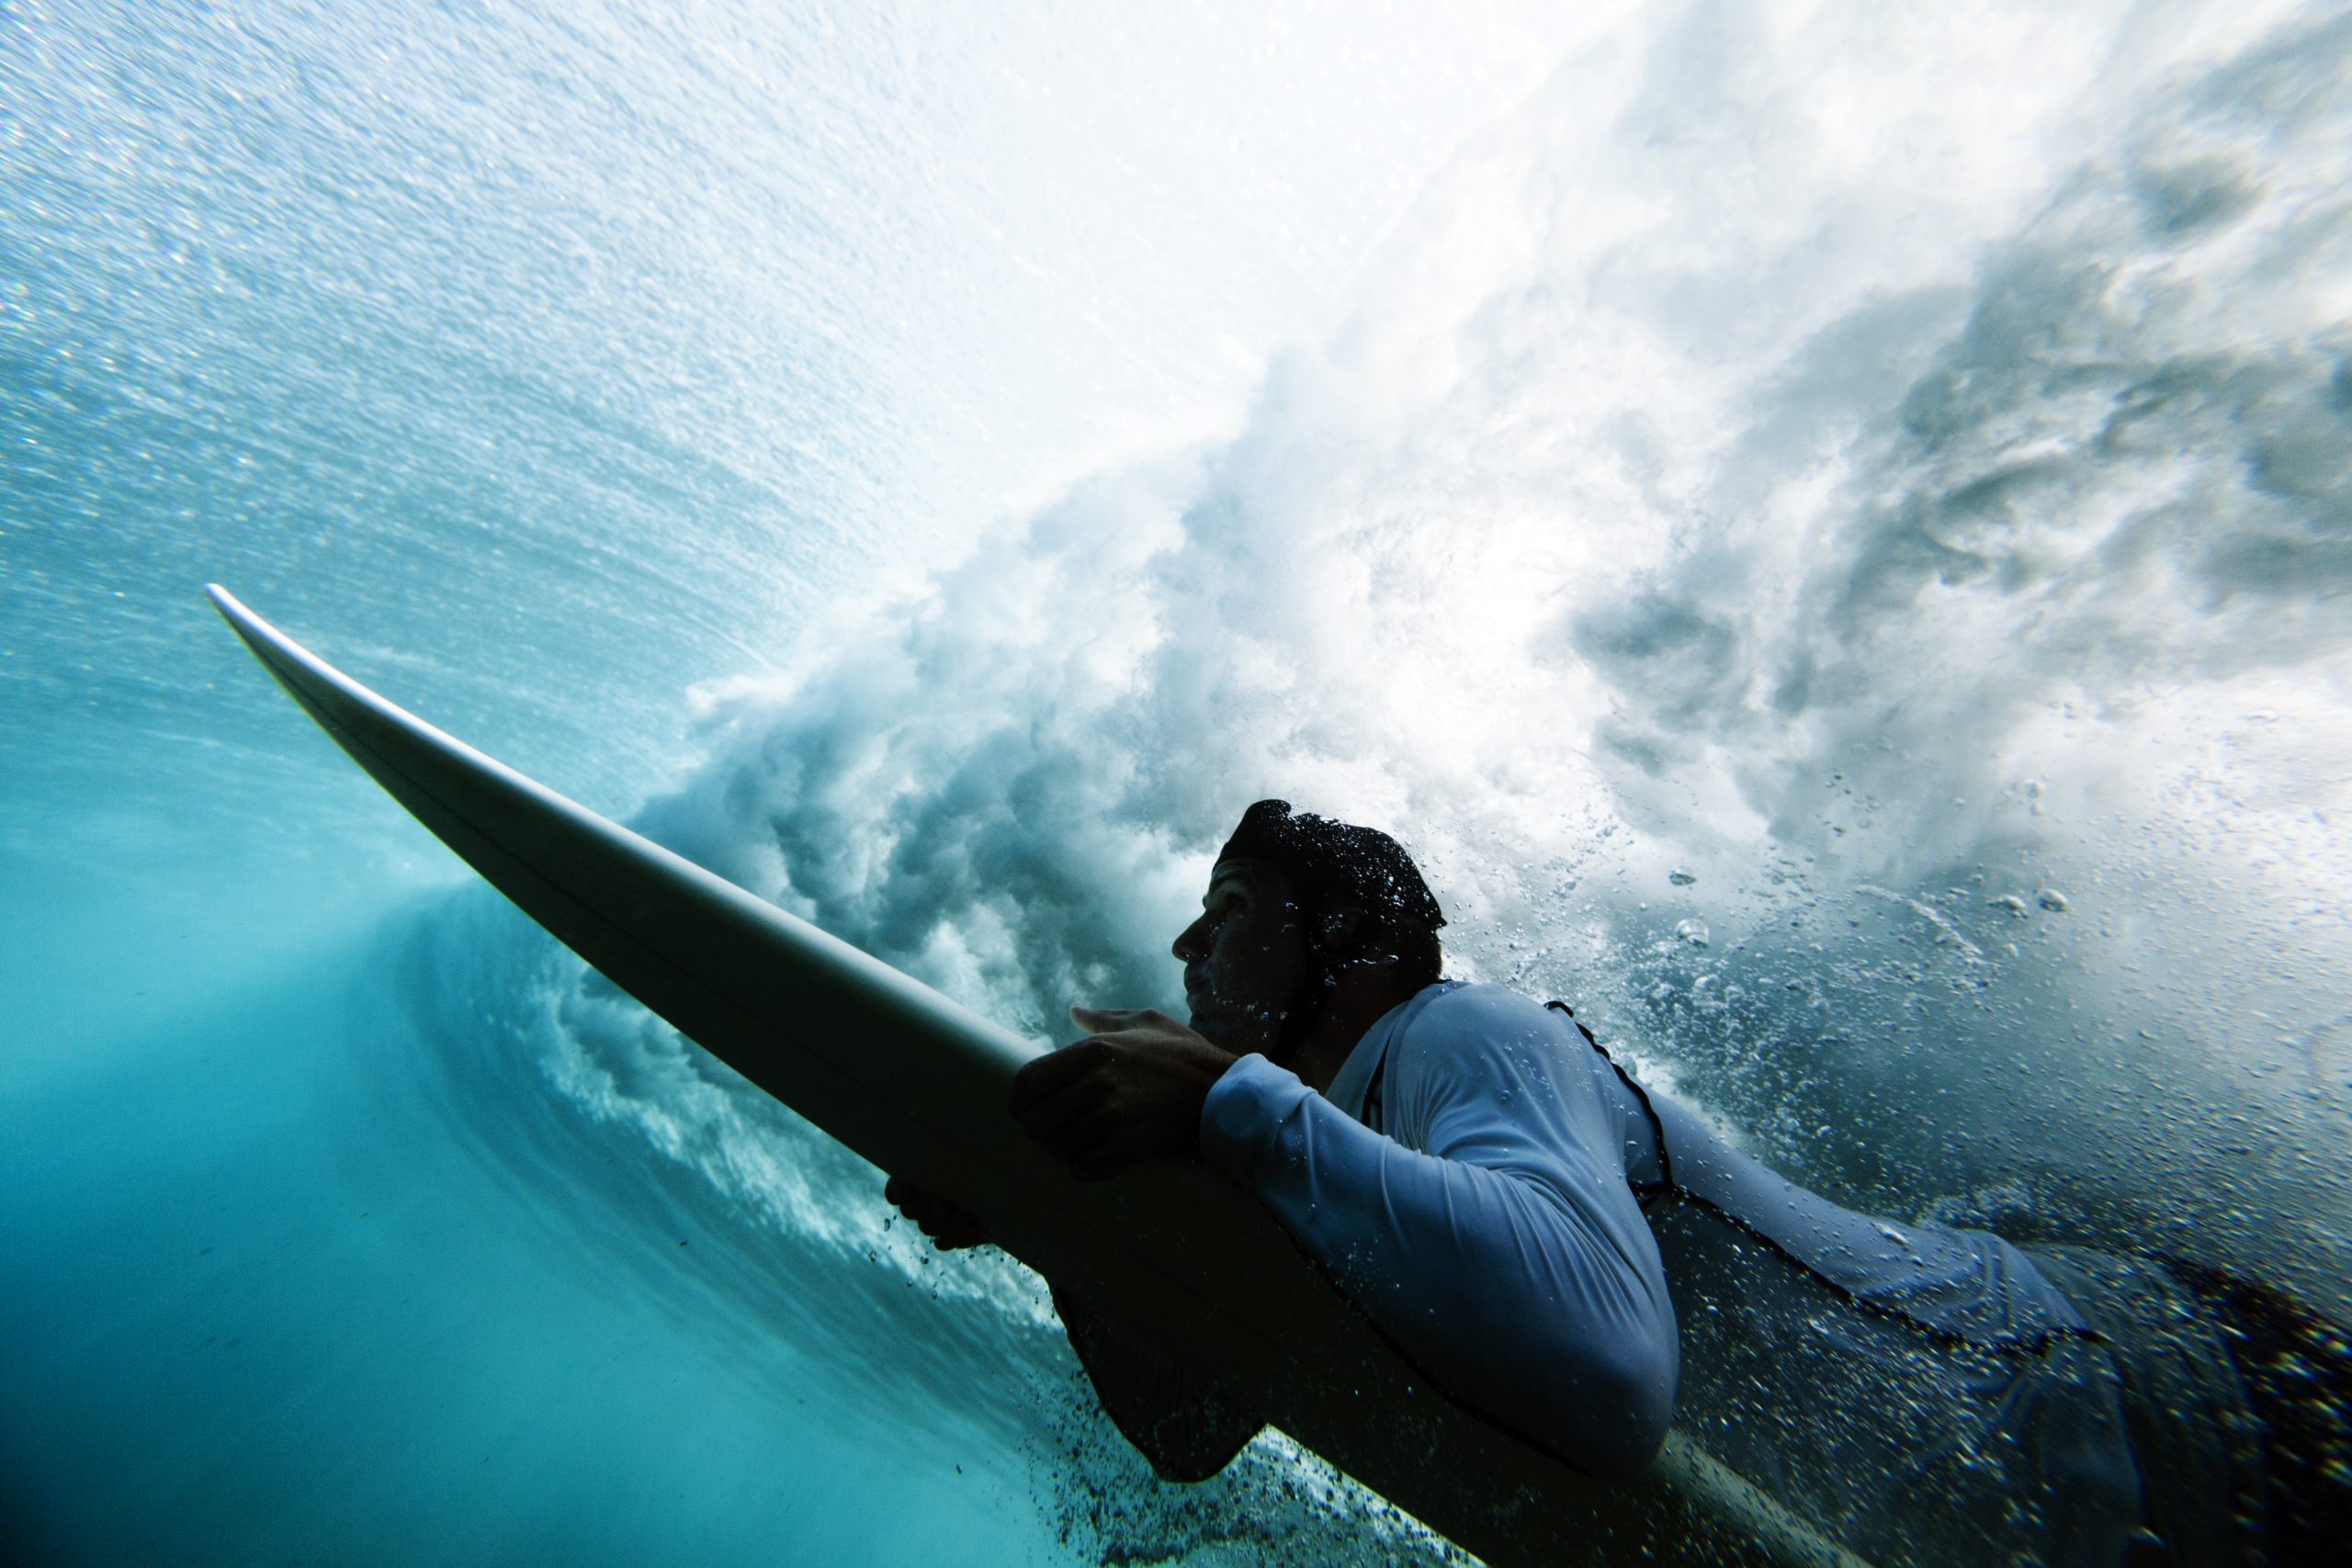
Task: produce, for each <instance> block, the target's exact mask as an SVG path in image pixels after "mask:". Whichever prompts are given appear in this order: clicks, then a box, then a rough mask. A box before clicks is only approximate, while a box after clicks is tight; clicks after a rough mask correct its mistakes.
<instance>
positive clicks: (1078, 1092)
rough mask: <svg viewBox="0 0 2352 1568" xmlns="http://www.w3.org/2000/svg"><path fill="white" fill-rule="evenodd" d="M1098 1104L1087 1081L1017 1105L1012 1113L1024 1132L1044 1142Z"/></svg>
mask: <svg viewBox="0 0 2352 1568" xmlns="http://www.w3.org/2000/svg"><path fill="white" fill-rule="evenodd" d="M1100 1104H1101V1101H1100V1100H1098V1099H1097V1097H1096V1096H1095V1095H1094V1094H1093V1093H1092V1092H1091V1090H1090V1089H1089V1087H1088V1086H1087V1085H1086V1084H1084V1083H1082V1082H1081V1083H1070V1084H1066V1085H1064V1086H1063V1087H1062V1088H1061V1089H1058V1090H1057V1091H1056V1092H1054V1093H1053V1094H1050V1095H1047V1096H1046V1098H1044V1099H1043V1100H1035V1101H1033V1102H1032V1103H1030V1104H1028V1105H1026V1106H1023V1107H1020V1108H1018V1109H1016V1110H1015V1111H1013V1113H1012V1117H1013V1120H1014V1121H1016V1122H1020V1123H1021V1130H1022V1131H1023V1132H1024V1133H1026V1134H1029V1135H1030V1136H1031V1137H1033V1138H1035V1139H1036V1140H1037V1141H1038V1142H1039V1143H1041V1144H1043V1143H1048V1142H1050V1141H1051V1140H1052V1139H1053V1138H1054V1137H1055V1136H1056V1135H1057V1134H1060V1133H1061V1131H1062V1130H1063V1129H1064V1128H1066V1127H1068V1126H1069V1125H1070V1124H1071V1123H1072V1122H1076V1121H1078V1120H1079V1119H1080V1118H1081V1117H1083V1116H1085V1115H1086V1114H1088V1113H1089V1112H1090V1111H1094V1110H1095V1109H1097V1107H1098V1106H1099V1105H1100Z"/></svg>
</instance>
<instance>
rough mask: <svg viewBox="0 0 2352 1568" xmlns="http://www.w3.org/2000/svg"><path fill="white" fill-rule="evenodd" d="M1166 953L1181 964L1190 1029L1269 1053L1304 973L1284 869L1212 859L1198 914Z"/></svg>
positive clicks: (1291, 888) (1302, 938)
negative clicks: (1206, 889)
mask: <svg viewBox="0 0 2352 1568" xmlns="http://www.w3.org/2000/svg"><path fill="white" fill-rule="evenodd" d="M1170 951H1171V952H1173V953H1175V955H1176V956H1177V958H1179V959H1180V960H1182V963H1183V965H1184V1001H1185V1003H1186V1005H1187V1006H1189V1007H1190V1008H1191V1009H1192V1010H1193V1029H1195V1030H1196V1031H1198V1032H1200V1033H1201V1034H1202V1035H1204V1037H1206V1038H1207V1039H1208V1040H1209V1041H1210V1042H1211V1043H1214V1044H1216V1045H1217V1046H1220V1047H1221V1048H1223V1049H1225V1050H1227V1051H1230V1052H1232V1053H1233V1054H1234V1055H1237V1056H1244V1055H1249V1054H1250V1052H1252V1051H1255V1052H1258V1053H1259V1054H1261V1055H1266V1056H1268V1057H1273V1056H1274V1055H1275V1052H1276V1043H1277V1042H1278V1041H1280V1039H1281V1038H1282V1029H1283V1020H1284V1019H1286V1018H1288V1017H1289V1016H1290V1010H1291V1009H1292V1008H1293V1007H1295V1005H1296V1004H1297V1003H1298V1001H1299V999H1300V993H1301V991H1302V989H1303V988H1304V987H1305V986H1306V980H1307V974H1308V964H1307V948H1306V931H1304V929H1303V928H1302V927H1301V926H1300V924H1299V912H1298V903H1297V897H1296V884H1295V882H1294V880H1293V879H1292V877H1291V874H1289V873H1288V872H1286V871H1284V870H1283V869H1282V868H1281V867H1280V866H1277V865H1273V864H1272V863H1268V862H1265V861H1255V860H1221V861H1219V862H1217V863H1216V870H1214V871H1212V872H1211V873H1210V874H1209V890H1208V892H1207V894H1206V895H1204V897H1202V899H1201V918H1200V919H1197V920H1194V921H1193V923H1192V924H1191V925H1189V926H1187V927H1185V928H1184V934H1183V935H1182V936H1180V937H1178V938H1177V939H1176V944H1175V946H1174V947H1173V948H1172V949H1170Z"/></svg>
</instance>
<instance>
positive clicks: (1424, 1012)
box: [1396, 981, 1568, 1075]
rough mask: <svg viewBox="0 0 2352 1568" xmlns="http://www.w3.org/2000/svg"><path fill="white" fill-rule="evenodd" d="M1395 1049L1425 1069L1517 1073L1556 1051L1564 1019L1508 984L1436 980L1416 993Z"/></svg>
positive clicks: (1476, 1072) (1548, 1057) (1556, 1053)
mask: <svg viewBox="0 0 2352 1568" xmlns="http://www.w3.org/2000/svg"><path fill="white" fill-rule="evenodd" d="M1416 1000H1418V1001H1419V1003H1420V1005H1419V1007H1418V1008H1417V1009H1416V1010H1415V1011H1414V1013H1413V1015H1412V1016H1411V1017H1410V1018H1409V1019H1408V1020H1407V1021H1406V1022H1405V1027H1404V1029H1403V1031H1402V1032H1401V1033H1400V1035H1399V1036H1398V1039H1397V1046H1396V1049H1397V1052H1398V1055H1399V1058H1400V1059H1405V1058H1411V1059H1413V1060H1415V1062H1416V1063H1417V1065H1419V1066H1421V1067H1423V1068H1424V1069H1425V1070H1430V1071H1436V1072H1441V1073H1447V1074H1456V1073H1471V1074H1480V1075H1483V1074H1485V1073H1488V1072H1493V1071H1498V1070H1508V1071H1512V1072H1514V1073H1523V1072H1524V1071H1525V1070H1526V1068H1527V1067H1528V1066H1530V1065H1532V1064H1533V1063H1538V1062H1544V1063H1548V1062H1550V1061H1551V1060H1552V1059H1554V1058H1555V1057H1556V1056H1557V1055H1558V1052H1559V1047H1560V1045H1561V1043H1562V1037H1563V1034H1564V1032H1566V1029H1567V1027H1568V1026H1567V1023H1566V1020H1565V1019H1563V1018H1562V1017H1561V1016H1560V1015H1559V1014H1558V1013H1556V1012H1555V1011H1553V1010H1551V1009H1549V1008H1546V1007H1545V1006H1544V1004H1543V1003H1542V1002H1539V1001H1537V1000H1535V999H1534V998H1532V997H1529V996H1526V995H1524V994H1522V993H1521V992H1519V991H1514V990H1512V989H1511V988H1510V987H1508V986H1496V985H1488V984H1485V983H1482V982H1477V981H1442V982H1440V983H1439V984H1438V985H1436V986H1433V987H1430V989H1429V990H1427V991H1424V992H1422V993H1421V996H1420V997H1419V998H1416Z"/></svg>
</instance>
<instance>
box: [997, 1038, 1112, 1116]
mask: <svg viewBox="0 0 2352 1568" xmlns="http://www.w3.org/2000/svg"><path fill="white" fill-rule="evenodd" d="M1102 1058H1103V1048H1102V1047H1101V1046H1099V1045H1097V1044H1095V1043H1094V1042H1092V1041H1091V1040H1081V1041H1080V1042H1079V1043H1077V1044H1075V1045H1065V1046H1063V1047H1062V1048H1061V1049H1060V1050H1058V1051H1049V1052H1047V1053H1046V1055H1042V1056H1039V1057H1037V1058H1036V1059H1035V1061H1031V1062H1026V1063H1023V1065H1022V1068H1021V1070H1020V1071H1019V1072H1017V1073H1015V1074H1013V1075H1012V1102H1011V1103H1012V1113H1013V1114H1014V1115H1015V1116H1019V1115H1021V1114H1023V1112H1024V1111H1027V1110H1028V1108H1029V1107H1031V1106H1033V1105H1035V1104H1037V1103H1038V1102H1039V1101H1040V1100H1047V1099H1050V1098H1051V1097H1052V1096H1054V1095H1055V1094H1057V1093H1059V1092H1060V1091H1061V1090H1062V1089H1065V1088H1067V1087H1068V1086H1069V1085H1070V1084H1073V1083H1075V1082H1077V1081H1078V1080H1079V1079H1080V1078H1081V1077H1085V1076H1086V1074H1087V1072H1088V1070H1089V1069H1091V1067H1093V1066H1095V1065H1096V1064H1097V1063H1099V1062H1100V1061H1101V1060H1102Z"/></svg>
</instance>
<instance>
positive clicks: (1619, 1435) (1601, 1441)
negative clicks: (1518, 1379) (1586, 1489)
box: [1546, 1338, 1679, 1481]
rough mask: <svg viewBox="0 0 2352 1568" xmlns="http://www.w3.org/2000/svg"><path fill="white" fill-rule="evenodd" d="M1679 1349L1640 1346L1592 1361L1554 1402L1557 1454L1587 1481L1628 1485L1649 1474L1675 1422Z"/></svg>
mask: <svg viewBox="0 0 2352 1568" xmlns="http://www.w3.org/2000/svg"><path fill="white" fill-rule="evenodd" d="M1678 1373H1679V1357H1678V1356H1677V1354H1676V1349H1675V1345H1674V1341H1673V1340H1672V1339H1670V1338H1669V1339H1667V1340H1665V1341H1664V1342H1663V1343H1658V1342H1655V1341H1647V1340H1645V1341H1642V1342H1637V1343H1633V1344H1626V1345H1620V1346H1615V1347H1611V1350H1610V1351H1609V1353H1606V1354H1603V1355H1598V1356H1589V1357H1587V1358H1585V1359H1584V1360H1583V1364H1582V1365H1581V1366H1579V1367H1578V1368H1577V1372H1576V1374H1575V1375H1574V1376H1573V1377H1572V1378H1571V1379H1567V1380H1564V1382H1566V1387H1564V1388H1562V1389H1560V1390H1558V1391H1557V1392H1556V1393H1555V1394H1554V1396H1553V1399H1552V1401H1551V1402H1550V1403H1551V1409H1550V1412H1549V1414H1550V1416H1551V1419H1550V1421H1549V1422H1547V1423H1546V1426H1547V1427H1549V1429H1550V1432H1551V1434H1552V1437H1553V1441H1552V1444H1551V1446H1552V1447H1553V1449H1554V1450H1555V1451H1556V1452H1557V1453H1558V1454H1559V1455H1560V1457H1561V1458H1563V1459H1565V1460H1566V1461H1568V1462H1569V1463H1570V1464H1573V1465H1575V1466H1576V1467H1577V1469H1578V1470H1580V1471H1583V1472H1585V1473H1587V1474H1588V1475H1594V1476H1598V1477H1600V1479H1602V1480H1604V1481H1630V1480H1632V1479H1633V1478H1634V1477H1635V1476H1637V1475H1639V1474H1641V1473H1642V1472H1643V1471H1645V1470H1646V1469H1648V1468H1649V1463H1650V1461H1652V1460H1653V1459H1656V1458H1657V1451H1658V1449H1659V1448H1660V1447H1661V1446H1662V1445H1664V1443H1665V1442H1666V1433H1667V1428H1668V1427H1669V1426H1671V1425H1672V1424H1673V1421H1674V1397H1675V1385H1676V1382H1677V1379H1678Z"/></svg>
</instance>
